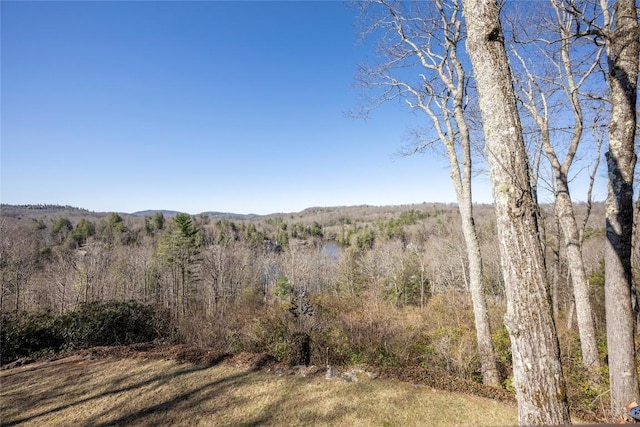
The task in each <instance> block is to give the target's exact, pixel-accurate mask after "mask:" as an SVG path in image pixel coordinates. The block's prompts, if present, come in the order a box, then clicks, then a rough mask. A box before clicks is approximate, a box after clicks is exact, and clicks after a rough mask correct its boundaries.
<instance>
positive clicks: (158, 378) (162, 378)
mask: <svg viewBox="0 0 640 427" xmlns="http://www.w3.org/2000/svg"><path fill="white" fill-rule="evenodd" d="M57 368H59V369H64V365H59V367H57ZM67 369H68V367H67ZM206 369H209V366H190V367H188V368H185V369H181V370H179V371H177V372H174V373H171V374H160V375H155V376H153V377H151V378H149V379H146V380H144V381H139V382H136V383H135V384H131V385H128V386H125V387H119V388H113V389H110V390H108V391H105V392H102V393H98V394H95V395H92V396H89V397H86V398H82V399H78V400H75V401H73V402H71V403H68V404H64V405H60V406H57V407H55V408H52V409H49V410H46V411H41V412H39V413H36V414H33V415H30V416H28V417H23V418H18V419H14V420H6V419H5V420H3V421H2V425H3V426H14V425H18V424H21V423H27V422H30V421H32V420H35V419H37V418H39V417H43V416H46V415H51V414H54V413H56V412H60V411H63V410H66V409H69V408H72V407H74V406H77V405H81V404H83V403H87V402H91V401H93V400H97V399H101V398H103V397H107V396H110V395H116V394H119V393H124V392H127V391H131V390H135V389H138V388H142V387H145V386H148V385H151V384H154V383H158V384H161V383H165V382H168V381H171V380H172V379H175V378H178V377H179V376H182V375H187V374H191V373H194V372H199V371H203V370H206ZM70 373H71V374H73V376H80V375H81V374H79V373H77V372H76V373H73V372H70V371H67V375H69V374H70ZM55 374H56V373H55V372H51V371H49V372H47V375H55ZM137 375H139V374H137ZM118 382H120V381H117V379H116V384H117V383H118ZM214 383H215V382H214ZM212 385H213V384H212ZM73 386H77V382H76V381H69V382H67V384H65V386H63V387H60V388H58V389H57V390H56V391H54V390H51V391H50V393H48V394H46V395H40V396H38V398H39V399H38V400H40V401H41V402H42V401H43V400H49V399H52V398H54V399H55V398H56V397H61V396H65V397H67V398H68V397H69V394H68V393H65V392H64V389H65V388H67V387H73ZM29 397H30V398H31V399H33V396H29ZM16 398H17V399H16V400H18V401H20V400H19V399H20V396H16ZM172 400H173V399H172Z"/></svg>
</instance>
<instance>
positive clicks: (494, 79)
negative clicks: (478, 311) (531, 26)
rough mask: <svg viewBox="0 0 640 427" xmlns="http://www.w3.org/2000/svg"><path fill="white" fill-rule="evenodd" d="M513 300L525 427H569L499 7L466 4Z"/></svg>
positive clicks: (477, 0)
mask: <svg viewBox="0 0 640 427" xmlns="http://www.w3.org/2000/svg"><path fill="white" fill-rule="evenodd" d="M463 4H464V16H465V19H466V25H467V52H469V55H470V58H471V62H472V65H473V69H474V71H475V77H476V82H477V86H478V98H479V105H480V111H481V114H482V123H483V128H484V133H485V150H486V153H487V160H488V163H489V168H490V175H491V182H492V188H493V197H494V204H495V211H496V224H497V228H498V241H499V245H500V254H501V258H502V275H503V277H504V282H505V287H506V289H505V292H506V296H507V313H506V315H505V318H504V322H505V326H506V327H507V330H508V332H509V337H510V339H511V348H512V356H513V372H514V383H515V388H516V393H517V400H518V422H519V424H520V425H541V424H547V425H548V424H569V423H570V422H571V419H570V416H569V407H568V404H567V396H566V391H565V382H564V378H563V373H562V365H561V363H560V350H559V344H558V337H557V334H556V329H555V324H554V321H553V316H552V312H551V304H550V301H549V285H548V281H547V277H546V271H545V265H544V256H543V252H542V245H541V242H540V240H539V237H538V232H539V229H538V217H537V214H536V212H537V204H536V201H535V200H534V197H533V192H532V189H531V180H530V174H529V164H528V158H527V152H526V148H525V143H524V138H523V135H522V124H521V122H520V116H519V114H518V109H517V104H516V97H515V91H514V88H513V75H512V71H511V68H510V65H509V61H508V58H507V52H506V48H505V43H504V35H503V31H502V25H501V23H500V18H499V11H500V9H499V6H498V3H497V1H496V0H464V3H463Z"/></svg>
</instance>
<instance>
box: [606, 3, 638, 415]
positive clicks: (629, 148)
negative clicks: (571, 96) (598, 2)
mask: <svg viewBox="0 0 640 427" xmlns="http://www.w3.org/2000/svg"><path fill="white" fill-rule="evenodd" d="M605 6H606V5H605ZM638 27H639V24H638V13H637V9H636V5H635V1H634V0H618V1H616V2H615V4H614V14H613V19H612V20H611V21H610V23H609V34H608V37H606V41H607V57H608V58H607V59H608V63H609V70H608V71H609V72H608V81H609V86H610V90H611V122H610V123H609V151H608V152H607V153H606V159H607V168H608V171H609V185H608V191H607V199H606V201H605V209H606V214H605V215H606V235H607V240H606V244H605V312H606V318H607V348H608V351H609V380H610V385H611V411H612V416H613V417H616V416H617V415H620V414H622V413H624V407H625V405H626V404H628V403H630V402H633V401H636V400H638V397H639V396H638V375H637V371H636V366H635V355H636V352H635V343H634V315H633V309H632V303H631V301H632V298H631V291H632V289H633V287H632V281H631V278H632V276H631V245H632V241H631V237H632V230H633V173H634V169H635V164H636V154H635V151H634V140H635V132H636V111H635V109H636V100H637V81H638V54H639V52H640V42H639V41H638Z"/></svg>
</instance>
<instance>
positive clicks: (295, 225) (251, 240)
mask: <svg viewBox="0 0 640 427" xmlns="http://www.w3.org/2000/svg"><path fill="white" fill-rule="evenodd" d="M576 211H577V213H578V216H579V219H580V220H581V221H582V222H584V224H585V227H584V243H583V247H582V250H583V254H584V259H585V267H586V269H587V271H588V272H589V284H590V288H589V291H590V296H591V301H592V303H593V305H594V319H595V325H596V330H597V336H598V345H599V350H600V357H601V358H602V359H603V360H604V358H605V357H606V340H605V331H604V305H603V299H604V296H603V295H604V282H603V273H604V272H603V248H604V226H603V224H604V206H603V204H602V203H596V204H594V205H593V206H588V205H586V204H578V205H576ZM475 212H476V222H477V224H476V225H477V227H478V231H479V233H478V234H479V237H480V244H481V248H482V254H483V260H484V264H485V269H484V272H485V278H484V281H485V289H486V297H487V301H488V308H489V315H490V321H491V326H492V330H493V334H492V339H493V342H494V345H495V348H496V356H497V360H498V365H499V370H500V379H501V387H503V388H505V389H507V390H510V391H512V392H513V386H512V384H511V381H512V372H511V370H512V367H511V348H510V345H509V337H508V334H507V331H506V330H505V327H504V325H503V321H502V318H503V316H504V313H505V304H506V302H505V295H504V284H503V282H502V278H501V277H502V276H501V274H500V267H499V250H498V244H497V238H496V228H495V227H496V224H495V215H494V209H493V207H492V206H490V205H476V206H475ZM1 213H2V215H1V219H0V228H1V229H0V235H1V236H2V240H1V246H0V256H1V260H2V263H1V264H0V267H1V272H2V275H1V277H2V294H1V295H2V299H1V301H2V322H3V328H2V331H3V332H2V340H3V345H2V363H3V364H4V363H6V362H9V361H11V360H12V359H14V358H17V357H19V356H22V355H24V354H21V353H20V351H22V352H30V351H33V349H36V348H38V347H37V346H38V344H40V345H42V348H41V349H40V351H42V352H46V351H50V350H52V348H51V347H55V345H52V344H51V343H52V341H47V339H49V340H50V333H49V334H45V333H43V331H44V330H46V328H45V326H44V325H50V324H52V323H55V322H56V319H58V320H57V321H58V322H59V321H60V320H59V319H62V318H63V316H64V315H65V314H67V315H68V314H69V313H79V312H80V313H83V314H80V315H78V314H76V316H75V318H74V319H75V320H74V321H75V322H76V323H77V322H80V323H81V324H82V325H83V327H84V329H82V331H84V332H83V334H84V335H82V336H83V337H85V338H87V339H89V338H90V337H91V336H94V338H93V339H94V341H91V340H85V341H82V340H80V339H79V338H77V341H75V342H73V343H71V344H69V343H68V342H67V345H68V346H69V347H71V348H73V347H74V346H75V347H82V346H89V345H103V344H108V343H110V344H125V343H133V342H134V341H136V340H143V339H144V338H145V337H144V336H142V335H143V332H142V331H145V330H147V329H148V328H149V324H148V323H150V322H138V323H132V322H133V320H131V319H133V318H135V316H136V315H144V316H148V319H149V320H150V319H152V318H153V319H157V318H158V317H161V318H162V319H164V322H165V323H163V325H164V326H163V327H162V328H161V329H162V331H161V333H159V334H157V335H153V332H154V331H155V332H157V329H153V328H159V326H158V324H154V325H152V329H153V330H151V331H149V332H150V334H151V335H149V336H153V337H155V338H156V341H158V342H162V341H170V342H180V343H185V344H189V345H193V346H198V347H206V348H215V349H218V350H221V351H225V352H231V353H237V352H242V351H247V352H256V353H261V352H264V353H268V354H270V355H272V356H273V357H274V358H276V359H277V360H280V361H283V362H289V363H292V364H296V363H299V362H300V361H299V360H297V359H296V358H298V357H299V355H298V353H297V351H298V346H299V343H298V342H297V340H298V338H299V336H300V335H301V334H302V335H305V336H308V337H309V338H310V363H312V364H316V365H321V366H324V365H326V364H332V365H352V364H353V365H358V364H366V365H373V366H381V367H415V366H417V367H420V366H423V367H430V368H439V369H441V370H442V371H443V372H446V373H448V374H450V375H454V376H457V377H460V378H463V379H467V380H471V381H476V382H482V372H481V369H480V364H479V359H478V353H477V345H476V338H475V334H474V328H475V327H474V318H473V309H472V305H471V301H470V296H469V291H468V286H469V285H468V282H469V279H468V273H467V271H468V265H467V264H468V262H467V258H466V256H465V252H464V243H463V237H462V232H461V227H460V217H459V215H458V213H457V206H455V205H451V204H432V203H425V204H420V205H407V206H353V207H325V208H309V209H306V210H304V211H302V212H298V213H290V214H276V215H267V216H257V217H253V218H248V219H233V220H231V219H225V218H210V217H209V216H207V215H188V214H183V213H182V214H177V215H175V216H173V217H170V216H167V217H165V216H164V215H163V214H162V213H161V212H157V213H155V214H149V215H146V216H134V215H127V214H118V213H94V212H89V211H86V210H81V209H76V208H72V207H63V206H59V207H58V206H9V205H2V209H1ZM540 214H541V218H542V219H543V221H542V224H543V225H544V227H542V233H543V234H542V235H543V241H544V243H545V245H544V246H545V254H546V259H547V262H548V264H549V269H548V271H549V275H550V277H549V279H550V283H552V284H553V290H552V291H553V292H552V293H553V309H554V317H555V319H556V322H557V325H558V335H559V339H560V343H561V350H562V362H563V366H564V368H565V372H566V375H567V378H568V379H569V381H568V383H569V386H570V396H571V403H572V405H574V406H575V407H577V408H579V409H580V410H581V411H583V412H584V413H585V414H591V415H592V417H594V418H597V417H602V416H603V414H602V399H603V397H602V396H601V394H602V393H603V391H604V390H605V389H606V375H604V371H603V372H601V373H600V375H601V377H602V381H604V383H603V384H601V385H599V386H592V385H590V383H589V381H588V378H587V377H586V376H585V371H584V370H583V369H582V367H581V353H580V345H579V336H578V333H577V330H576V321H575V307H574V303H573V297H572V290H571V285H570V280H569V273H568V269H567V263H566V257H565V254H564V251H565V250H564V248H563V245H562V244H561V241H562V240H561V235H560V230H559V228H558V226H557V223H556V221H555V217H554V215H553V207H552V206H542V208H541V211H540ZM587 215H588V217H587ZM115 303H120V305H118V304H115ZM134 303H135V304H134ZM92 304H93V305H92ZM96 304H103V305H102V306H98V305H96ZM107 310H111V311H112V312H113V311H116V312H118V310H120V311H119V313H125V314H126V316H127V321H126V322H125V323H126V324H124V325H122V326H121V327H122V328H125V329H126V328H129V329H132V328H133V329H132V330H131V331H130V332H131V333H133V332H136V333H138V335H135V334H134V335H132V336H131V337H120V338H118V337H116V338H114V340H112V341H109V340H105V341H99V339H100V338H99V336H100V334H98V333H97V332H96V330H97V329H99V327H100V326H98V327H96V320H95V318H92V317H91V315H96V316H98V317H99V316H100V315H101V316H104V315H105V313H103V312H101V311H107ZM150 310H151V311H150ZM83 316H84V317H83ZM112 318H113V315H112ZM82 322H84V323H82ZM61 325H62V326H65V325H66V327H67V328H68V326H69V325H68V324H65V323H62V324H61ZM111 325H112V327H117V326H113V325H119V323H112V324H111ZM62 326H61V327H62ZM145 328H147V329H145ZM30 333H31V334H40V335H39V339H40V341H43V342H41V343H38V342H27V343H25V342H24V339H26V338H27V337H28V338H33V337H29V334H30ZM12 334H13V335H12ZM79 335H81V334H79ZM19 338H22V339H23V341H19ZM127 340H130V341H129V342H127ZM114 341H115V342H114ZM8 344H13V346H8ZM47 344H48V345H49V347H47ZM12 349H15V353H13V354H11V350H12Z"/></svg>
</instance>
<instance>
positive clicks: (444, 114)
mask: <svg viewBox="0 0 640 427" xmlns="http://www.w3.org/2000/svg"><path fill="white" fill-rule="evenodd" d="M365 4H366V5H369V6H370V10H371V9H372V8H371V6H372V5H373V6H381V9H382V10H383V11H384V14H383V15H382V17H379V18H376V19H375V22H374V24H373V25H372V26H371V31H383V32H385V34H386V35H388V36H390V37H389V38H385V42H384V45H383V46H382V49H383V54H384V56H385V57H386V58H387V61H386V62H385V63H383V64H381V65H379V66H377V67H375V68H369V69H365V70H364V72H363V77H364V78H363V82H364V84H365V86H367V87H374V88H375V87H378V88H380V89H381V90H382V93H381V94H380V96H379V99H378V102H383V101H387V100H391V99H397V98H400V99H404V100H405V101H406V102H407V103H408V104H409V106H410V107H411V108H414V109H418V110H420V111H422V112H424V113H425V114H426V115H427V117H428V118H429V120H430V122H431V123H432V125H433V131H434V133H435V135H436V137H435V138H434V139H433V140H431V141H426V142H424V143H421V144H418V146H416V147H415V148H414V149H413V151H414V152H419V151H422V150H424V149H426V148H427V147H429V146H431V145H433V144H436V143H439V144H441V145H442V147H444V149H445V151H446V155H447V158H448V160H449V165H450V168H451V179H452V181H453V185H454V188H455V191H456V198H457V201H458V210H459V212H460V217H461V219H462V232H463V235H464V240H465V244H466V257H467V262H468V268H469V291H470V294H471V300H472V303H473V311H474V320H475V326H476V337H477V342H478V353H479V358H480V363H481V369H482V376H483V381H484V383H485V384H488V385H492V386H499V385H500V378H499V374H498V369H497V365H496V360H495V352H494V347H493V342H492V340H491V327H490V324H489V316H488V314H487V303H486V298H485V294H484V287H483V272H482V256H481V252H480V244H479V242H478V235H477V231H476V227H475V223H474V218H473V199H472V186H471V181H472V155H471V148H472V143H471V130H470V128H469V125H468V123H467V118H466V113H465V108H466V105H467V102H468V81H469V77H468V75H467V72H466V70H465V68H464V66H463V63H462V61H461V59H460V57H459V56H460V53H459V49H462V48H463V43H462V41H463V39H464V32H463V26H462V16H461V4H460V2H459V1H458V0H451V1H442V0H435V1H433V2H416V3H415V4H412V6H411V7H408V6H407V5H406V4H405V3H403V2H388V1H386V0H376V1H372V2H366V3H365ZM405 7H406V8H405ZM407 8H408V10H407ZM389 40H392V41H389ZM406 67H410V69H411V70H414V69H415V70H416V71H415V72H414V73H412V74H411V75H407V73H406Z"/></svg>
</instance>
